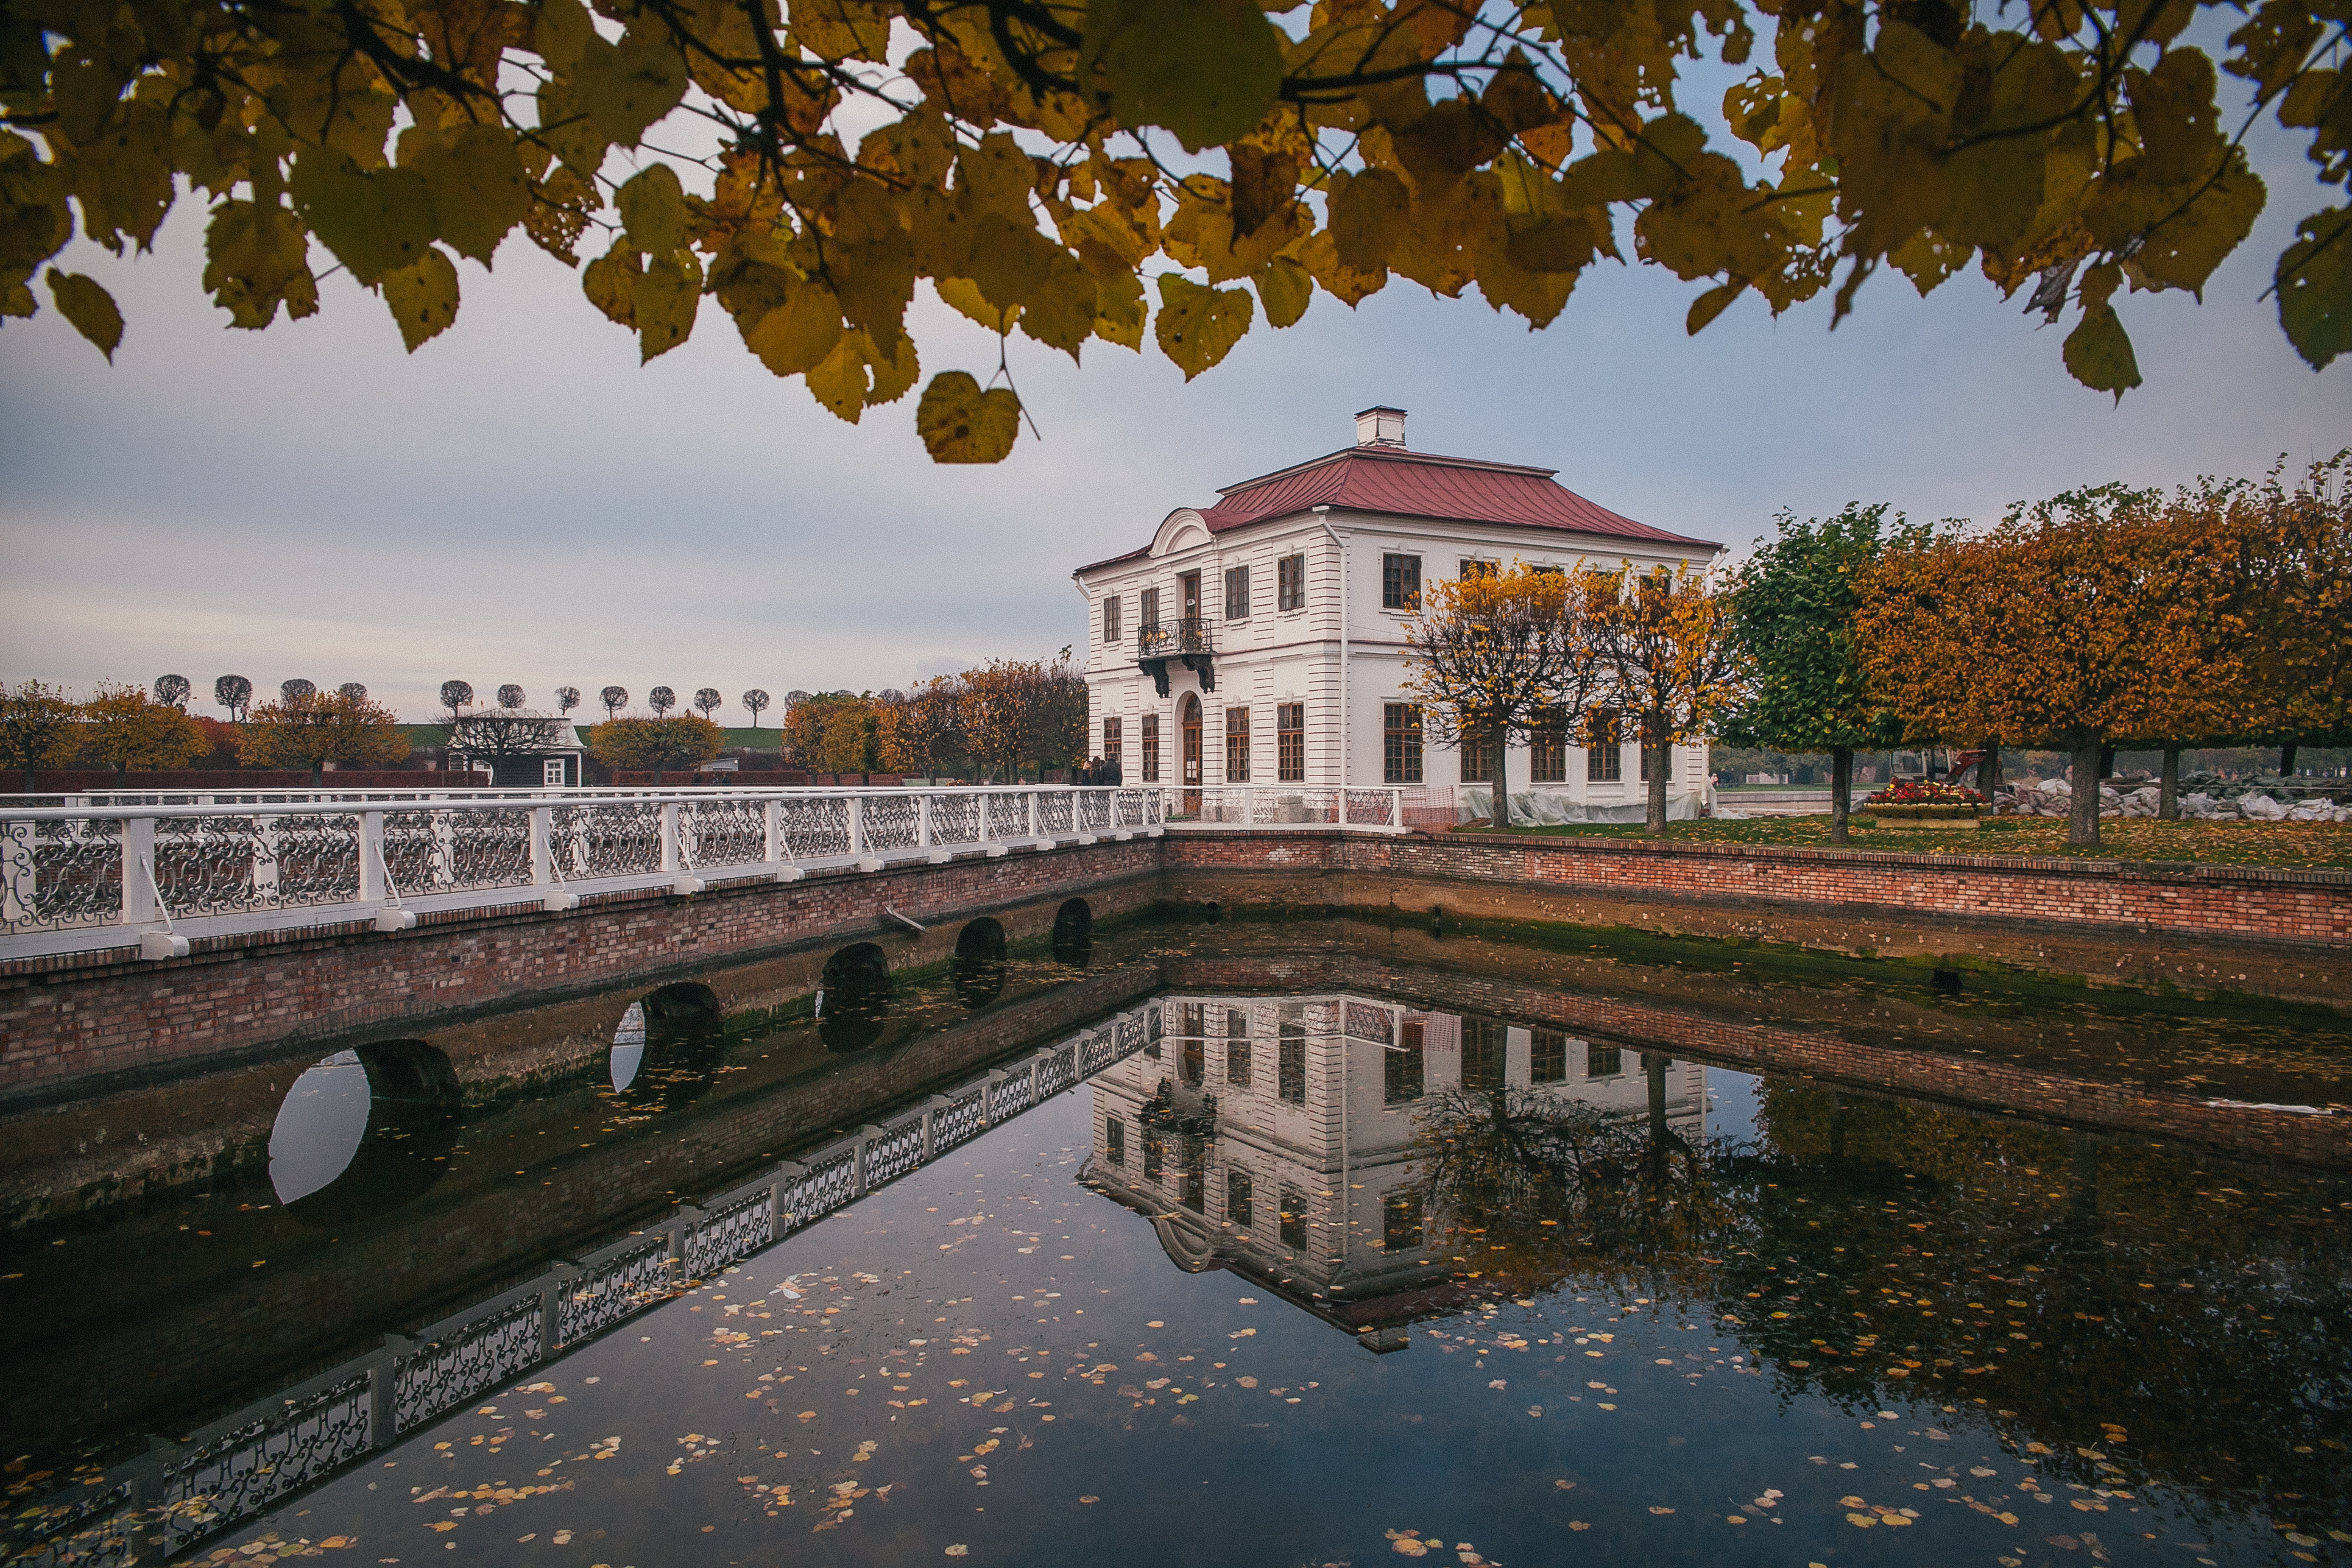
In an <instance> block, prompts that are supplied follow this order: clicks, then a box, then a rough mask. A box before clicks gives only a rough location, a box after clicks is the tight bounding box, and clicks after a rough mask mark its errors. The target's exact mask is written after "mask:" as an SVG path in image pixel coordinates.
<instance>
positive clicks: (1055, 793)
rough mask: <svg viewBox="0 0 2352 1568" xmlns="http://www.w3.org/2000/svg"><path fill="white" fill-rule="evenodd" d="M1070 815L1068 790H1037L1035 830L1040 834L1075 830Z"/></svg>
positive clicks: (1072, 831)
mask: <svg viewBox="0 0 2352 1568" xmlns="http://www.w3.org/2000/svg"><path fill="white" fill-rule="evenodd" d="M1071 815H1072V814H1071V811H1070V792H1069V791H1067V790H1058V789H1049V790H1044V791H1040V792H1039V794H1038V795H1037V831H1038V833H1039V834H1040V835H1041V836H1042V835H1045V834H1048V833H1075V832H1076V831H1077V827H1076V824H1074V823H1073V822H1072V821H1071V820H1070V817H1071Z"/></svg>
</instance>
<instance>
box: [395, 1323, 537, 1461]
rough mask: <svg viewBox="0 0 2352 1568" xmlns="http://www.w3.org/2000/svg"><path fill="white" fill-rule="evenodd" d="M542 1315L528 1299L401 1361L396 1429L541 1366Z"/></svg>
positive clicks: (410, 1424) (418, 1422) (405, 1428)
mask: <svg viewBox="0 0 2352 1568" xmlns="http://www.w3.org/2000/svg"><path fill="white" fill-rule="evenodd" d="M541 1321H542V1312H541V1305H540V1299H539V1298H538V1297H537V1296H527V1297H525V1298H524V1299H523V1300H520V1301H516V1302H514V1303H513V1304H512V1305H510V1306H509V1307H507V1308H506V1309H505V1310H503V1311H501V1312H499V1313H497V1314H495V1315H493V1316H491V1317H488V1318H484V1319H481V1320H479V1321H475V1322H470V1323H467V1324H465V1325H463V1326H462V1327H460V1328H458V1329H457V1330H456V1331H453V1332H452V1333H451V1334H450V1335H449V1336H448V1337H447V1338H446V1339H444V1340H442V1341H440V1342H437V1343H435V1344H430V1345H425V1346H423V1347H421V1348H419V1349H418V1350H417V1351H416V1352H415V1353H414V1354H411V1355H404V1356H402V1357H401V1358H400V1361H399V1366H398V1371H397V1373H396V1374H395V1378H396V1381H395V1382H394V1387H393V1401H392V1412H393V1430H394V1431H395V1432H405V1431H408V1430H409V1429H410V1428H412V1427H414V1426H419V1425H421V1424H422V1423H424V1422H426V1421H430V1420H431V1419H432V1418H433V1417H435V1416H436V1415H440V1414H441V1413H442V1412H443V1411H445V1410H448V1409H452V1408H454V1407H456V1406H457V1405H462V1404H464V1403H465V1402H466V1401H467V1400H469V1399H471V1398H473V1397H474V1395H476V1394H479V1393H480V1392H481V1391H482V1390H484V1389H486V1388H488V1387H489V1386H490V1385H491V1384H495V1383H501V1382H504V1381H505V1380H506V1379H507V1378H509V1377H511V1376H512V1375H514V1374H515V1373H519V1372H520V1371H521V1370H522V1369H523V1368H525V1367H527V1366H532V1365H535V1364H537V1363H538V1362H539V1361H540V1360H541V1355H542V1353H543V1350H544V1347H543V1346H542V1345H541V1342H540V1327H541Z"/></svg>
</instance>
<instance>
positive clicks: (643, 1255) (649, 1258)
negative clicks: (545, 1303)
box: [555, 1236, 672, 1345]
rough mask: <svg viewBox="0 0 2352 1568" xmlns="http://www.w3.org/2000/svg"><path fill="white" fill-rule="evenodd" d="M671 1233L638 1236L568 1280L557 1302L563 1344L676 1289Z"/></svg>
mask: <svg viewBox="0 0 2352 1568" xmlns="http://www.w3.org/2000/svg"><path fill="white" fill-rule="evenodd" d="M671 1288H672V1286H671V1279H670V1266H669V1237H667V1236H653V1237H646V1238H644V1239H643V1240H640V1241H637V1242H636V1243H635V1245H633V1246H631V1247H626V1248H625V1249H623V1250H621V1251H620V1252H618V1253H617V1254H616V1255H614V1256H612V1257H609V1258H604V1259H603V1260H601V1261H599V1262H597V1263H596V1264H595V1265H594V1266H593V1267H589V1266H585V1265H583V1267H582V1268H581V1270H580V1273H579V1275H578V1276H577V1277H576V1278H574V1279H570V1280H567V1281H565V1282H564V1285H563V1286H562V1290H563V1294H562V1300H559V1301H558V1302H557V1303H556V1319H555V1323H556V1326H555V1337H556V1339H557V1340H558V1341H559V1342H562V1343H563V1344H567V1345H569V1344H576V1343H578V1342H580V1341H582V1340H587V1339H593V1338H594V1337H595V1336H597V1335H598V1334H601V1333H603V1332H604V1331H605V1330H606V1329H609V1328H611V1327H612V1326H613V1325H614V1323H617V1322H619V1321H621V1320H622V1319H624V1318H626V1317H629V1316H631V1315H632V1314H634V1313H635V1311H636V1310H638V1309H639V1308H641V1307H646V1306H650V1305H652V1304H653V1303H654V1302H656V1301H658V1300H661V1299H662V1298H663V1297H665V1296H667V1295H668V1294H669V1293H670V1290H671Z"/></svg>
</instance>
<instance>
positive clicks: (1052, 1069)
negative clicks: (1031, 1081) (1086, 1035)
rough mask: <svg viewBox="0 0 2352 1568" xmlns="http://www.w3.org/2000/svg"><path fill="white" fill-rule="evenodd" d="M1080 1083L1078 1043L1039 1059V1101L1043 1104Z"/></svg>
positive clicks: (1037, 1096)
mask: <svg viewBox="0 0 2352 1568" xmlns="http://www.w3.org/2000/svg"><path fill="white" fill-rule="evenodd" d="M1077 1081H1078V1047H1077V1045H1076V1042H1073V1043H1071V1044H1069V1045H1066V1046H1063V1047H1060V1048H1058V1049H1056V1050H1054V1051H1051V1052H1048V1053H1047V1054H1046V1055H1045V1056H1042V1057H1039V1058H1037V1094H1036V1098H1037V1100H1039V1101H1040V1102H1042V1101H1044V1100H1047V1099H1049V1098H1051V1097H1052V1096H1054V1095H1056V1094H1059V1093H1061V1092H1062V1091H1063V1090H1064V1089H1067V1088H1069V1087H1070V1086H1071V1085H1072V1084H1074V1083H1076V1082H1077Z"/></svg>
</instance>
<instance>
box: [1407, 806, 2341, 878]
mask: <svg viewBox="0 0 2352 1568" xmlns="http://www.w3.org/2000/svg"><path fill="white" fill-rule="evenodd" d="M2000 824H2001V826H1998V827H1967V828H1954V829H1952V830H1951V831H1949V832H1921V833H1912V832H1890V833H1879V832H1874V831H1872V830H1870V829H1868V828H1864V827H1861V826H1856V827H1855V828H1854V829H1853V835H1852V841H1851V845H1850V847H1853V848H1856V849H1895V850H1902V851H1906V852H1908V853H1911V854H1917V855H2033V856H2059V855H2082V856H2093V857H2097V858H2102V859H2109V860H2174V861H2180V860H2195V861H2201V862H2204V863H2205V864H2208V865H2216V866H2290V867H2304V868H2310V867H2327V868H2334V869H2336V870H2352V823H2335V822H2158V821H2155V820H2153V819H2150V818H2147V817H2124V818H2121V819H2117V818H2115V817H2109V818H2107V819H2106V820H2105V821H2103V822H2101V823H2100V824H2099V845H2098V847H2096V848H2095V849H2091V848H2075V847H2071V846H2069V845H2068V844H2067V842H2066V824H2065V823H2064V822H2063V821H2062V820H2060V819H2058V818H2056V817H2047V816H2030V817H2003V818H2000ZM1494 831H1495V829H1493V828H1489V827H1457V828H1455V829H1454V832H1456V833H1491V832H1494ZM1509 831H1510V832H1511V833H1513V834H1515V835H1519V834H1523V835H1527V836H1529V837H1547V838H1559V837H1579V836H1581V837H1594V838H1641V837H1645V835H1644V834H1643V830H1642V826H1641V825H1640V824H1638V823H1624V822H1596V823H1572V824H1569V825H1566V826H1559V827H1534V826H1514V827H1512V828H1511V829H1509ZM1666 837H1668V838H1669V839H1673V840H1675V841H1677V842H1685V843H1694V844H1799V845H1804V846H1808V847H1812V846H1821V847H1828V845H1829V841H1830V819H1829V815H1828V814H1827V813H1826V812H1824V813H1822V815H1821V816H1764V817H1755V818H1751V819H1749V820H1748V821H1746V822H1716V821H1712V820H1707V821H1700V822H1670V823H1668V824H1667V825H1666Z"/></svg>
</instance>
